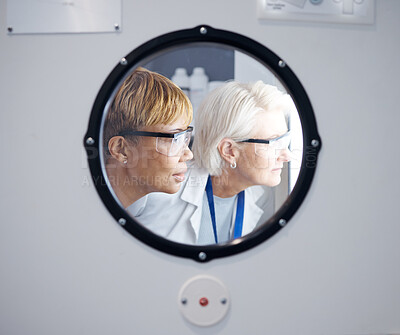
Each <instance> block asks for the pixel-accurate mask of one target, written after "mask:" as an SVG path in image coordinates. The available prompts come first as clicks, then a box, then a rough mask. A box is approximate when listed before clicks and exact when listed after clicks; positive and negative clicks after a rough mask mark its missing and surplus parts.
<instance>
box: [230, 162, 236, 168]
mask: <svg viewBox="0 0 400 335" xmlns="http://www.w3.org/2000/svg"><path fill="white" fill-rule="evenodd" d="M231 168H232V169H236V162H235V161H234V162H233V163H231Z"/></svg>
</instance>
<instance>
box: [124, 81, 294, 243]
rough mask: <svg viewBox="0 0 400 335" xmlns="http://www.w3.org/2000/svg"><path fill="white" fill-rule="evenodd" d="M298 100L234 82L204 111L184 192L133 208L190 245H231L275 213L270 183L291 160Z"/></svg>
mask: <svg viewBox="0 0 400 335" xmlns="http://www.w3.org/2000/svg"><path fill="white" fill-rule="evenodd" d="M290 107H291V99H290V97H289V96H288V95H287V94H284V93H282V92H281V91H279V90H278V89H277V88H276V87H275V86H271V85H266V84H264V83H262V82H261V81H259V82H256V83H252V84H243V83H238V82H235V81H232V82H227V83H225V84H223V85H222V86H220V87H219V88H217V89H215V90H214V91H212V92H211V93H210V94H209V95H208V96H207V97H206V99H205V100H204V101H203V103H202V105H201V106H200V108H199V110H198V111H197V114H196V133H195V136H194V143H193V154H194V161H193V163H192V164H191V165H190V166H189V170H190V171H189V173H188V175H187V178H186V180H185V181H184V182H183V185H182V187H181V189H180V190H179V191H178V192H177V193H176V194H173V195H167V194H162V193H153V194H151V195H149V196H147V199H146V202H145V204H144V206H142V207H141V208H137V209H136V213H132V214H133V215H134V216H135V217H136V219H137V220H138V221H139V222H140V223H142V224H143V225H145V226H146V227H147V228H149V229H150V230H152V231H153V232H155V233H157V234H159V235H161V236H163V237H166V238H169V239H171V240H174V241H176V242H181V243H185V244H199V245H205V244H213V243H224V242H229V241H231V240H232V239H235V238H238V237H241V236H243V235H245V234H248V233H250V232H251V231H252V230H253V229H254V228H255V227H256V226H257V224H261V223H264V222H265V221H267V220H268V218H269V217H270V216H271V215H272V214H273V211H274V201H273V197H272V192H271V189H270V187H274V186H277V185H278V184H279V183H280V182H281V172H282V168H283V164H284V162H288V161H289V160H290V153H289V150H288V146H289V143H290V131H288V127H287V124H286V119H285V112H286V111H287V110H288V109H289V108H290Z"/></svg>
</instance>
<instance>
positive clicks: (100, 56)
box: [0, 0, 400, 335]
mask: <svg viewBox="0 0 400 335" xmlns="http://www.w3.org/2000/svg"><path fill="white" fill-rule="evenodd" d="M5 9H6V1H5V0H1V1H0V28H1V29H0V102H1V110H0V136H1V137H0V148H1V153H2V158H1V164H0V176H1V178H2V180H1V186H0V197H1V201H0V219H1V224H0V334H2V335H3V334H4V335H17V334H18V335H26V334H29V335H43V334H57V335H70V334H97V335H102V334H104V335H106V334H119V335H123V334H211V333H212V334H243V333H246V334H273V335H280V334H285V335H286V334H287V335H292V334H300V335H303V334H304V335H313V334H381V333H389V332H396V331H397V332H400V262H399V258H400V243H399V240H400V224H399V218H398V214H399V204H398V201H399V200H400V191H399V190H400V181H399V177H398V173H397V170H398V166H399V163H400V157H399V149H398V147H397V143H396V142H397V138H398V136H397V134H398V132H399V121H400V113H399V112H400V111H399V107H398V104H397V102H398V97H399V84H398V78H399V77H400V62H399V53H400V43H399V42H400V20H399V15H400V2H399V1H396V0H392V1H389V0H385V1H383V0H378V1H377V8H376V24H375V25H373V26H345V25H333V24H328V25H322V24H305V23H304V24H303V23H292V24H287V23H277V22H268V23H260V22H258V21H257V19H256V1H255V0H251V1H250V0H249V1H243V0H229V1H228V0H219V1H214V0H203V1H178V0H169V1H161V0H147V1H140V0H136V1H127V0H125V1H123V31H122V33H119V34H114V33H110V34H82V35H70V34H64V35H30V36H29V35H21V36H9V35H7V33H6V16H5ZM199 24H208V25H211V26H214V27H216V28H221V29H226V30H231V31H235V32H238V33H241V34H243V35H246V36H249V37H251V38H254V39H256V40H258V41H259V42H261V43H263V44H264V45H266V46H267V47H268V48H270V49H271V50H272V51H274V52H275V53H277V54H278V55H280V56H281V57H283V58H284V59H285V60H286V62H287V63H288V64H289V66H290V67H291V68H292V69H293V70H294V72H295V73H296V74H297V75H298V77H299V78H300V80H301V82H302V83H303V85H304V87H305V89H306V91H307V93H308V94H309V97H310V99H311V102H312V104H313V106H314V109H315V114H316V118H317V122H318V126H319V133H320V135H321V137H322V140H323V149H322V152H321V154H320V161H319V166H318V168H317V173H316V177H315V180H314V183H313V185H312V187H311V190H310V192H309V194H308V196H307V198H306V201H305V203H304V204H303V206H302V207H301V208H300V210H299V211H298V212H297V213H296V215H295V216H294V218H293V219H292V220H291V221H290V224H288V226H287V227H286V228H285V229H283V230H282V231H281V232H280V233H279V234H277V235H276V236H274V237H273V238H272V239H270V240H268V241H267V242H265V243H263V244H262V245H260V246H258V247H256V248H254V249H252V250H250V251H248V252H245V253H243V254H240V255H237V256H233V257H229V258H226V259H219V260H214V261H212V262H210V263H208V264H198V263H196V262H194V261H191V260H187V259H181V258H176V257H173V256H169V255H165V254H162V253H160V252H158V251H156V250H152V249H151V248H149V247H147V246H146V245H144V244H142V243H141V242H139V241H137V240H135V239H134V238H133V237H131V236H130V235H127V234H125V233H124V231H123V229H121V228H120V227H119V226H118V225H117V224H116V223H115V221H114V220H113V218H112V217H111V215H110V214H109V213H108V212H107V210H106V209H105V207H104V206H103V204H102V202H101V200H100V198H99V196H98V195H97V193H96V191H95V188H94V186H93V185H92V183H91V181H90V178H89V177H90V174H89V170H88V168H87V164H86V157H85V153H84V151H83V145H82V142H83V136H84V134H85V131H86V127H87V123H88V119H89V114H90V110H91V107H92V104H93V102H94V99H95V97H96V94H97V92H98V90H99V88H100V86H101V85H102V83H103V81H104V79H105V78H106V76H107V75H108V74H109V73H110V71H111V70H112V68H113V67H114V65H115V64H116V62H118V60H119V58H121V57H122V56H124V55H126V54H128V53H129V52H130V51H131V50H133V49H134V48H135V47H137V46H138V45H140V44H141V43H143V42H145V41H147V40H149V39H151V38H153V37H155V36H158V35H161V34H163V33H166V32H169V31H173V30H177V29H183V28H190V27H194V26H196V25H199ZM393 147H394V148H393ZM88 180H89V183H90V185H89V186H88V185H87V181H88ZM196 274H210V275H214V276H216V277H218V278H219V279H221V280H222V281H223V282H224V283H225V284H226V285H227V287H228V289H229V290H230V293H231V298H232V308H231V310H230V313H229V315H228V317H227V319H226V320H224V321H223V322H222V323H221V324H219V325H217V326H215V327H213V328H211V329H210V328H209V329H198V328H196V327H194V326H191V325H189V324H188V323H186V322H185V321H183V319H182V318H181V315H180V314H179V312H178V308H177V302H176V300H177V294H178V291H179V289H180V287H181V285H182V284H183V283H184V282H185V281H186V280H187V279H189V278H190V277H192V276H194V275H196Z"/></svg>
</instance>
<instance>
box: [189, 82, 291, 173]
mask: <svg viewBox="0 0 400 335" xmlns="http://www.w3.org/2000/svg"><path fill="white" fill-rule="evenodd" d="M292 104H293V102H292V100H291V98H290V96H289V95H288V94H285V93H283V92H281V91H279V90H278V89H277V87H275V86H272V85H267V84H264V83H263V82H262V81H257V82H256V83H239V82H236V81H230V82H227V83H225V84H223V85H222V86H220V87H218V88H216V89H215V90H213V91H212V92H210V93H209V94H208V96H207V97H206V98H205V99H204V100H203V102H202V103H201V105H200V107H199V109H198V111H197V112H196V116H195V118H196V123H195V135H194V141H193V154H194V158H195V162H196V165H197V166H199V167H204V168H206V169H207V170H208V172H209V173H210V175H213V176H215V175H216V176H219V175H221V173H222V170H223V168H225V163H224V160H223V159H222V158H221V156H220V154H219V151H218V144H219V143H220V142H221V140H222V139H224V138H230V139H232V140H233V141H238V140H243V139H247V138H251V134H252V131H253V129H254V127H255V124H256V122H257V116H258V115H259V114H260V113H265V112H268V111H270V110H272V109H276V108H281V109H282V111H283V112H284V113H286V112H287V111H288V110H289V109H290V108H291V105H292ZM266 126H267V125H266Z"/></svg>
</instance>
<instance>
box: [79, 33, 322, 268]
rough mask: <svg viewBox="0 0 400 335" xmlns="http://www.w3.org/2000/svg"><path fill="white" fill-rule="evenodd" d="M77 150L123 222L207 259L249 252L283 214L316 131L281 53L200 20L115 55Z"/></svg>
mask: <svg viewBox="0 0 400 335" xmlns="http://www.w3.org/2000/svg"><path fill="white" fill-rule="evenodd" d="M84 146H85V149H86V151H87V155H88V161H89V167H90V171H91V174H92V177H93V181H94V184H95V186H96V189H97V191H98V193H99V195H100V197H101V199H102V201H103V202H104V204H105V206H106V207H107V208H108V210H109V211H110V213H111V214H112V216H113V217H114V218H115V220H116V221H117V223H118V224H119V225H121V227H122V228H123V229H125V230H126V231H128V232H129V233H130V234H132V235H133V236H134V237H135V238H137V239H139V240H140V241H142V242H144V243H146V244H148V245H150V246H152V247H154V248H156V249H158V250H160V251H163V252H166V253H169V254H172V255H176V256H181V257H187V258H192V259H194V260H196V261H200V262H205V261H209V260H211V259H214V258H218V257H225V256H229V255H233V254H236V253H239V252H243V251H245V250H248V249H249V248H252V247H254V246H256V245H258V244H260V243H262V242H263V241H265V240H267V239H268V238H269V237H271V236H273V235H274V234H275V233H277V232H278V231H279V230H280V229H282V228H283V227H284V226H285V225H286V224H287V223H288V222H289V220H290V219H291V218H292V216H293V215H294V213H295V212H296V211H297V209H298V208H299V206H300V205H301V203H302V202H303V200H304V198H305V196H306V194H307V192H308V190H309V188H310V185H311V182H312V179H313V176H314V172H315V169H316V166H317V157H318V153H319V151H320V148H321V139H320V136H319V135H318V131H317V126H316V121H315V116H314V112H313V109H312V106H311V103H310V101H309V99H308V96H307V94H306V92H305V90H304V88H303V86H302V85H301V83H300V81H299V80H298V79H297V77H296V76H295V74H294V73H293V72H292V70H291V69H290V67H289V66H288V65H287V64H286V62H285V61H284V59H282V58H280V57H279V56H277V55H276V54H274V53H273V52H272V51H271V50H269V49H268V48H267V47H265V46H263V45H261V44H260V43H258V42H256V41H254V40H252V39H250V38H247V37H245V36H243V35H240V34H237V33H234V32H229V31H224V30H219V29H214V28H212V27H209V26H206V25H203V26H198V27H195V28H193V29H187V30H180V31H175V32H172V33H168V34H165V35H162V36H159V37H156V38H154V39H152V40H150V41H148V42H147V43H145V44H143V45H141V46H139V47H138V48H136V49H135V50H133V51H132V52H131V53H129V54H128V55H126V56H125V57H123V58H121V60H120V62H119V63H118V64H117V65H116V66H115V68H114V69H113V70H112V72H111V73H110V75H109V76H108V77H107V78H106V80H105V82H104V84H103V86H102V87H101V89H100V91H99V93H98V95H97V97H96V100H95V102H94V105H93V109H92V112H91V116H90V120H89V127H88V130H87V133H86V135H85V138H84Z"/></svg>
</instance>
